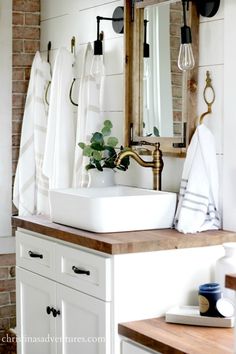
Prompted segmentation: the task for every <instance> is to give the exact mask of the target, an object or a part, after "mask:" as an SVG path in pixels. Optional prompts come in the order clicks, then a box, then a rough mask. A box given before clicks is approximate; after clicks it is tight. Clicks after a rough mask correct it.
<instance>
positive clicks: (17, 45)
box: [12, 39, 24, 53]
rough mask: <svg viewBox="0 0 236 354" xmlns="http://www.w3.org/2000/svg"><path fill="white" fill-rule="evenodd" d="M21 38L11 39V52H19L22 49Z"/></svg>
mask: <svg viewBox="0 0 236 354" xmlns="http://www.w3.org/2000/svg"><path fill="white" fill-rule="evenodd" d="M23 43H24V42H23V39H15V40H14V41H13V47H12V49H13V53H21V52H22V51H23Z"/></svg>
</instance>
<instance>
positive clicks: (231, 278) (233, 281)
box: [225, 274, 236, 290]
mask: <svg viewBox="0 0 236 354" xmlns="http://www.w3.org/2000/svg"><path fill="white" fill-rule="evenodd" d="M225 287H226V288H229V289H233V290H236V274H226V277H225Z"/></svg>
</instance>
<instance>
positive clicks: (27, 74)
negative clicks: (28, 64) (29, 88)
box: [25, 68, 31, 80]
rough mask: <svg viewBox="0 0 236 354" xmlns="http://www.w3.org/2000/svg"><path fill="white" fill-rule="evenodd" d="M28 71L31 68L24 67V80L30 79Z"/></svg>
mask: <svg viewBox="0 0 236 354" xmlns="http://www.w3.org/2000/svg"><path fill="white" fill-rule="evenodd" d="M30 71H31V68H25V80H29V79H30Z"/></svg>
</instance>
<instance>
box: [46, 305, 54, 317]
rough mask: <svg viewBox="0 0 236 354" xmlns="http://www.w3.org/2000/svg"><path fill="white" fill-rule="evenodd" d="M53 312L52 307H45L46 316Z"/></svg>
mask: <svg viewBox="0 0 236 354" xmlns="http://www.w3.org/2000/svg"><path fill="white" fill-rule="evenodd" d="M53 310H54V309H53V307H50V306H47V307H46V312H47V314H48V315H50V313H51V312H53Z"/></svg>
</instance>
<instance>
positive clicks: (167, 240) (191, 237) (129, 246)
mask: <svg viewBox="0 0 236 354" xmlns="http://www.w3.org/2000/svg"><path fill="white" fill-rule="evenodd" d="M12 223H13V226H15V227H19V228H22V229H26V230H28V231H32V232H35V233H39V234H43V235H45V236H48V237H52V238H54V239H58V240H61V241H66V242H69V243H72V244H75V245H78V246H82V247H86V248H88V249H93V250H96V251H99V252H103V253H106V254H109V255H119V254H128V253H138V252H152V251H163V250H176V249H184V248H194V247H206V246H215V245H221V244H222V243H224V242H232V241H234V242H236V233H235V232H231V231H225V230H215V231H213V230H211V231H205V232H203V233H198V234H182V233H179V232H178V231H176V230H173V229H163V230H144V231H131V232H121V233H106V234H104V233H103V234H101V233H94V232H89V231H85V230H79V229H76V228H73V227H68V226H65V225H61V224H57V223H53V222H51V221H50V219H49V218H47V217H45V216H37V215H33V216H30V217H19V216H13V217H12Z"/></svg>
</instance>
